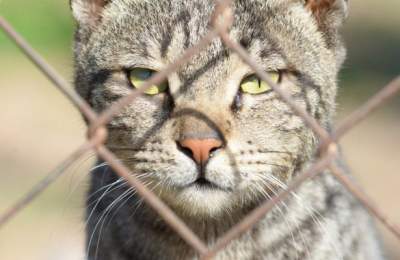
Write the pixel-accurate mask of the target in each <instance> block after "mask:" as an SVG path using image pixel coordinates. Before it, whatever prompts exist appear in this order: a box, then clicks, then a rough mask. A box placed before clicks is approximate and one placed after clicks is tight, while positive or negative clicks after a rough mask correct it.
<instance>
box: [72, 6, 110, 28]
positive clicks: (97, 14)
mask: <svg viewBox="0 0 400 260" xmlns="http://www.w3.org/2000/svg"><path fill="white" fill-rule="evenodd" d="M111 1H112V0H70V5H71V9H72V14H73V16H74V18H75V19H76V21H77V22H78V23H79V25H80V26H82V27H88V28H94V27H95V26H96V25H97V24H98V23H99V22H100V20H101V16H102V13H103V11H104V8H105V7H106V6H107V5H108V4H109V3H110V2H111Z"/></svg>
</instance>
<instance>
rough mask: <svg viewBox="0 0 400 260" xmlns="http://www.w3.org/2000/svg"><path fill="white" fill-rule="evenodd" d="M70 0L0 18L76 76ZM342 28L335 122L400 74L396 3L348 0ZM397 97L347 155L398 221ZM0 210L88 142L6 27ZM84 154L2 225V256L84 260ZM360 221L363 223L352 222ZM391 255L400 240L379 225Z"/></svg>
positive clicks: (0, 9) (1, 59)
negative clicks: (342, 63) (343, 59)
mask: <svg viewBox="0 0 400 260" xmlns="http://www.w3.org/2000/svg"><path fill="white" fill-rule="evenodd" d="M68 2H69V1H67V0H63V1H54V0H41V1H26V0H0V15H1V16H4V17H5V18H6V19H8V21H9V22H10V23H11V24H12V25H13V26H14V27H15V28H16V30H17V31H18V32H19V33H21V34H22V35H23V36H24V37H25V38H26V39H27V40H28V42H29V43H30V44H32V46H33V47H34V48H35V49H36V50H38V51H39V52H40V53H41V54H42V55H43V56H44V57H45V58H46V59H47V60H48V61H49V62H50V64H52V65H53V66H54V67H55V68H56V69H57V70H58V71H59V72H61V74H62V75H64V76H65V77H66V78H67V79H68V80H69V81H70V82H72V51H71V49H72V48H71V42H72V38H73V36H72V35H73V26H74V22H73V20H72V18H71V15H70V9H69V6H68ZM350 2H351V3H350V5H351V14H350V17H349V20H348V22H347V24H346V26H345V28H344V30H343V31H344V37H345V40H346V42H347V46H348V59H347V62H346V64H345V66H344V69H343V71H342V73H341V75H340V91H339V100H338V103H339V106H338V107H339V111H338V116H337V120H340V119H341V118H343V117H344V116H345V115H347V114H349V112H351V111H352V110H353V109H355V108H356V107H357V106H359V105H360V104H362V103H363V102H365V101H366V100H367V99H368V97H370V96H371V95H373V94H374V93H376V92H377V91H378V90H379V89H380V88H381V87H383V86H384V85H385V84H386V83H388V82H389V81H390V80H391V79H392V78H393V77H394V76H396V75H398V74H399V73H400V15H399V10H400V1H398V0H386V1H375V0H352V1H350ZM399 113H400V98H399V97H396V98H395V99H393V100H392V101H391V102H390V103H389V104H388V105H386V106H385V107H384V108H383V109H380V110H379V111H378V112H376V113H374V114H373V115H371V116H370V117H369V118H368V120H366V121H365V122H363V123H362V124H361V125H359V126H357V128H355V129H353V130H352V131H351V132H350V133H349V134H348V135H347V136H346V137H345V138H344V139H343V140H342V145H343V147H344V153H345V155H346V158H347V160H348V162H349V165H350V167H351V169H352V171H353V172H354V174H355V175H356V176H357V178H358V180H359V182H360V183H361V184H362V185H363V187H364V188H365V190H366V191H367V192H368V194H370V196H371V197H372V198H374V199H375V201H376V202H377V203H378V204H379V205H381V206H382V207H383V208H384V209H385V211H386V212H387V213H388V214H389V216H390V217H391V218H392V219H393V220H395V221H396V222H397V223H400V203H399V198H400V189H399V188H398V186H399V185H400V116H399ZM0 119H1V126H0V213H1V212H3V211H4V210H5V209H7V208H8V207H9V206H11V205H12V203H13V202H15V201H16V200H17V199H19V198H20V197H21V196H22V195H23V194H24V193H25V192H26V191H27V190H28V189H29V188H31V187H32V185H34V184H35V183H37V182H38V181H39V180H40V179H41V178H42V177H43V176H45V175H46V174H47V173H48V172H49V171H51V170H52V169H54V168H55V167H56V166H57V165H58V164H59V163H60V162H61V161H62V160H63V159H65V158H66V156H67V155H69V154H70V153H71V152H72V151H74V150H75V149H76V148H77V147H78V146H79V145H80V144H82V142H83V140H84V136H85V126H84V124H83V121H82V119H81V117H80V115H79V113H78V112H77V111H76V110H75V109H74V108H73V107H72V106H71V104H70V103H69V102H68V101H67V100H66V99H65V98H64V97H63V96H62V95H61V94H60V93H59V92H58V91H57V90H56V88H55V87H54V86H53V85H52V84H50V83H49V82H48V80H47V79H46V78H44V76H43V75H42V74H41V73H40V72H39V71H38V70H37V69H36V68H35V67H34V66H33V65H32V64H31V63H30V62H29V61H28V60H27V59H26V58H25V57H24V56H22V54H21V53H20V52H19V50H18V49H17V48H16V47H15V46H14V45H13V44H12V43H11V42H10V41H9V40H8V39H7V38H5V36H4V34H3V33H2V32H0ZM93 161H94V155H93V154H87V155H85V156H84V157H83V158H82V159H81V160H79V162H77V163H75V164H74V166H73V167H71V168H70V169H69V170H68V171H67V172H66V174H65V175H64V176H63V177H62V178H61V179H60V180H58V181H57V182H56V183H55V184H54V185H52V186H51V187H50V188H49V189H48V190H46V191H45V192H44V193H43V194H42V195H41V196H40V197H39V198H38V199H37V200H35V201H34V202H33V203H32V204H30V205H29V206H28V207H27V208H26V209H25V210H23V211H22V212H21V213H20V214H18V216H17V217H16V218H14V219H13V220H12V221H11V222H10V223H8V224H7V225H6V226H5V227H3V228H2V229H1V230H0V259H2V260H20V259H32V260H36V259H38V260H39V259H40V260H64V259H65V260H67V259H68V260H76V259H84V253H83V252H84V246H83V245H84V236H83V231H84V217H83V211H84V192H85V190H86V188H87V175H88V171H89V169H90V167H91V165H92V163H93ZM355 221H357V220H355ZM381 230H382V236H383V237H384V241H385V247H386V249H387V251H388V254H389V256H390V257H391V259H400V241H398V240H396V239H395V237H394V236H393V235H391V234H389V232H387V231H386V230H385V229H384V228H381Z"/></svg>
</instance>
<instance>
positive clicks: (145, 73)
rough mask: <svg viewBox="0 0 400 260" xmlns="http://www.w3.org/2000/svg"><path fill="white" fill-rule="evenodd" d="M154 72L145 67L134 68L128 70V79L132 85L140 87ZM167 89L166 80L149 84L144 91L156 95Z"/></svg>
mask: <svg viewBox="0 0 400 260" xmlns="http://www.w3.org/2000/svg"><path fill="white" fill-rule="evenodd" d="M155 73H157V72H156V71H154V70H151V69H145V68H134V69H132V70H130V71H129V80H130V81H131V83H132V85H133V87H135V88H137V89H138V88H140V87H141V85H143V83H144V82H146V81H147V80H149V79H150V78H151V77H152V76H153V75H154V74H155ZM167 89H168V82H167V81H165V82H163V83H161V84H158V85H154V86H151V87H150V88H148V89H147V90H146V91H145V92H144V93H145V94H147V95H152V96H154V95H157V94H160V93H164V92H166V91H167Z"/></svg>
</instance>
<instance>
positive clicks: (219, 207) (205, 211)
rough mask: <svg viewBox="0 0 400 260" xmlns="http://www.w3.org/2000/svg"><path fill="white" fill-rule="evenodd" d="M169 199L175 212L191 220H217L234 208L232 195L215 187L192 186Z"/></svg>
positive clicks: (171, 195)
mask: <svg viewBox="0 0 400 260" xmlns="http://www.w3.org/2000/svg"><path fill="white" fill-rule="evenodd" d="M167 197H168V198H167V200H168V204H170V206H171V207H172V208H173V209H174V210H175V211H177V212H179V213H180V215H184V216H187V217H191V218H210V217H211V218H216V217H218V216H220V215H222V214H223V213H226V212H227V211H229V208H230V207H231V206H232V193H231V192H228V191H225V190H223V189H219V188H216V187H213V186H201V185H191V186H189V187H186V188H184V189H182V190H180V191H177V192H176V193H175V192H174V194H169V196H167Z"/></svg>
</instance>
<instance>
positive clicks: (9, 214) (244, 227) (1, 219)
mask: <svg viewBox="0 0 400 260" xmlns="http://www.w3.org/2000/svg"><path fill="white" fill-rule="evenodd" d="M233 21H234V17H233V11H232V8H231V0H221V1H217V2H216V7H215V10H214V13H213V15H212V20H211V25H212V28H211V29H210V31H209V33H207V34H206V35H205V36H204V37H203V38H202V39H201V40H200V42H199V43H198V44H196V45H194V46H193V47H191V48H189V49H188V50H186V51H185V53H184V54H183V55H182V56H181V58H180V59H177V60H176V61H175V62H173V63H171V64H170V65H169V66H167V67H166V68H164V70H161V71H160V72H158V73H157V74H155V75H154V76H153V77H152V78H150V79H149V80H148V81H147V82H146V83H144V84H143V85H142V86H141V88H140V89H138V90H135V91H132V92H131V93H130V94H129V95H127V96H126V97H124V98H122V99H120V100H119V101H117V102H116V103H114V104H113V105H112V106H111V107H110V108H109V109H107V110H105V111H104V112H103V113H102V114H100V115H97V113H96V112H94V111H93V110H92V109H91V108H90V106H89V105H88V104H87V103H86V102H85V101H84V100H83V99H82V98H81V97H80V96H79V95H78V94H76V93H75V92H73V91H72V88H70V86H69V85H68V84H67V83H66V81H65V80H64V79H63V78H62V77H61V76H59V75H58V74H57V72H56V71H55V70H54V69H53V68H52V67H51V66H50V65H48V64H47V63H46V61H45V60H44V59H43V58H41V57H40V55H39V54H38V53H36V52H35V51H34V50H33V49H32V48H31V47H30V45H29V44H28V43H27V42H26V41H24V39H23V38H22V37H21V36H19V35H18V33H17V32H16V31H15V30H14V29H13V28H12V26H11V25H9V24H8V23H7V22H6V21H5V20H4V19H3V18H2V17H0V28H2V29H3V31H4V32H5V33H6V34H7V35H8V36H9V37H10V39H11V40H13V41H14V43H15V45H17V46H18V47H19V48H20V49H21V50H22V51H23V52H24V53H25V55H26V56H27V57H28V58H29V59H30V60H31V61H32V62H33V63H34V64H35V65H36V67H38V68H39V69H40V70H41V71H42V72H43V74H44V75H45V76H46V77H47V78H48V79H49V80H50V81H51V82H53V83H54V85H56V86H57V88H58V89H59V90H60V91H61V92H62V93H63V94H64V95H65V96H66V97H67V98H68V99H69V100H70V101H71V102H72V103H73V104H74V105H75V106H76V107H77V108H78V109H79V111H80V112H81V113H82V114H83V115H84V116H85V117H86V118H87V119H88V122H89V127H88V141H87V142H85V143H84V144H83V145H82V146H81V147H80V148H78V149H77V150H76V151H75V152H74V153H72V154H71V155H70V156H69V157H68V158H67V159H66V160H65V161H64V162H63V163H61V164H60V165H59V166H58V167H57V168H56V169H55V170H54V171H52V172H51V173H50V174H49V175H47V176H46V177H44V178H43V180H42V181H40V182H39V183H38V184H37V185H36V186H35V187H33V189H32V190H31V191H29V192H28V193H27V194H26V195H25V196H24V197H22V198H21V199H20V200H19V201H17V202H16V203H15V204H14V205H13V206H12V207H10V208H9V209H8V210H6V211H5V212H4V213H3V214H1V215H0V228H1V227H2V226H4V224H6V223H7V222H8V221H10V220H11V219H12V218H13V217H14V216H15V215H16V214H17V213H18V212H20V211H21V210H22V209H23V208H24V207H25V206H27V205H28V204H29V203H30V202H32V201H33V200H34V199H35V198H36V197H37V196H38V195H39V194H41V193H42V192H43V191H44V190H45V189H46V188H47V187H48V186H49V185H50V184H51V183H53V182H54V181H55V180H56V179H58V178H59V177H60V176H61V175H62V174H63V173H64V172H65V171H66V169H67V168H68V167H69V166H70V165H71V164H72V163H74V162H75V161H76V160H78V159H79V158H80V157H81V156H82V155H83V154H84V153H85V152H87V151H89V150H94V151H95V152H96V154H97V155H98V156H100V157H101V158H102V159H103V160H105V161H106V162H107V163H108V164H109V165H110V167H111V168H112V169H113V170H114V171H115V172H116V173H117V174H118V175H119V176H120V177H122V178H124V179H125V180H126V181H127V183H128V184H130V185H131V186H132V187H134V188H135V189H136V190H137V192H138V194H139V195H140V196H141V197H142V198H143V199H144V200H145V201H146V202H147V203H148V204H149V205H150V206H151V207H152V208H153V209H154V210H155V211H156V212H157V213H158V214H159V215H160V216H161V217H162V218H163V219H164V220H165V221H166V222H167V223H168V224H169V225H170V226H171V228H173V229H174V230H175V231H176V232H177V233H178V234H179V235H180V236H181V237H182V238H183V239H184V240H185V241H186V242H187V243H188V244H189V245H190V246H191V247H192V248H193V249H194V250H196V251H197V252H198V253H199V255H200V256H201V258H202V259H211V258H213V257H214V256H215V255H216V254H218V252H219V251H220V250H222V249H223V248H224V247H226V246H227V245H228V244H229V243H230V242H231V241H232V240H234V239H236V238H238V237H239V236H240V235H241V234H243V233H244V232H246V231H248V230H249V229H251V228H252V227H253V226H254V225H255V224H256V223H257V222H258V221H259V220H260V219H261V218H262V217H263V216H265V215H266V214H267V213H268V212H270V211H271V210H272V209H273V208H274V207H275V205H277V204H278V203H280V202H282V201H283V200H285V199H286V198H288V197H289V196H290V195H291V194H292V193H293V192H294V191H295V190H296V189H297V188H298V187H299V186H301V185H302V183H304V182H305V181H307V180H310V179H312V178H315V177H316V176H318V175H319V174H332V175H333V176H335V177H336V178H337V179H338V181H339V182H340V183H341V184H342V185H343V186H344V187H345V188H346V189H347V190H348V191H349V192H351V193H352V194H353V195H354V197H355V198H357V199H358V200H359V201H360V203H362V204H363V205H364V207H365V208H366V209H367V210H368V211H369V212H370V213H371V214H372V215H374V216H375V217H376V218H377V219H378V220H380V221H381V222H382V224H384V225H385V226H386V227H387V228H388V229H389V230H390V231H391V232H392V233H393V234H394V235H395V236H396V237H397V238H399V239H400V227H399V226H398V225H396V224H395V223H394V222H393V221H391V220H390V219H389V218H388V217H387V214H385V213H384V212H383V211H382V210H381V209H380V208H379V207H378V206H376V204H375V203H373V202H372V200H371V199H370V198H369V197H368V196H367V195H366V194H365V193H364V192H363V191H362V190H361V189H360V188H359V187H358V186H357V185H356V184H355V183H354V182H353V181H352V180H351V179H350V178H349V177H348V176H347V175H346V174H345V173H344V172H343V170H342V169H341V168H340V167H338V166H337V165H336V159H337V145H338V142H339V140H340V138H341V137H343V135H345V134H346V133H347V132H348V131H349V130H351V129H352V128H354V127H355V126H356V125H357V124H358V123H360V122H361V121H362V120H363V119H365V118H366V117H367V116H368V115H370V114H371V113H372V112H373V111H374V110H376V109H377V108H379V107H380V106H382V105H383V104H385V103H386V102H387V101H388V100H389V99H390V98H392V97H394V96H395V95H396V94H397V93H398V92H400V76H399V77H397V78H396V79H394V80H393V81H392V82H391V83H389V84H388V85H387V86H386V87H384V88H383V89H382V90H381V91H380V92H379V93H378V94H376V95H375V96H374V97H372V98H371V99H369V100H368V101H367V102H366V103H365V104H364V105H363V106H361V107H360V108H359V109H357V110H356V111H355V112H354V113H352V114H351V115H350V116H349V117H348V118H346V119H345V120H344V121H343V122H342V123H340V124H339V125H338V127H337V128H335V131H333V133H328V132H327V131H326V130H325V129H324V128H323V127H322V126H321V125H320V124H319V123H318V122H317V120H316V119H315V118H313V117H312V116H311V115H309V114H308V113H307V112H306V111H305V110H304V109H302V108H301V107H300V106H299V105H297V103H296V102H295V101H294V100H293V98H292V97H291V96H290V94H289V93H287V91H285V90H284V89H283V88H281V87H280V86H279V85H278V84H274V82H272V80H270V78H269V77H268V75H267V74H266V73H265V72H264V70H263V69H262V68H261V67H260V66H259V65H258V64H257V63H256V62H255V60H254V59H253V58H252V57H251V56H250V55H249V54H248V53H247V51H246V50H245V49H244V48H243V47H241V45H239V44H238V43H236V42H234V41H233V40H232V39H231V38H230V36H229V28H230V26H231V25H232V24H233ZM217 38H220V39H221V40H222V42H223V43H224V44H225V45H226V46H227V47H228V48H230V49H231V50H232V51H234V52H235V53H237V54H238V55H239V57H240V58H241V59H242V60H243V61H244V62H245V63H247V64H248V65H249V66H250V67H251V68H252V69H253V70H254V72H255V73H256V74H257V75H259V77H260V78H261V79H262V80H264V81H266V82H267V83H269V84H270V85H271V86H272V88H273V90H274V91H275V92H276V93H277V94H278V95H279V97H280V98H281V99H282V100H283V101H284V102H286V104H288V106H289V107H290V108H291V109H292V110H293V112H294V113H295V114H296V115H297V116H299V117H301V118H302V119H303V120H304V122H305V124H306V125H308V127H310V128H311V129H312V130H313V131H314V133H315V134H316V136H317V137H318V138H319V141H320V142H319V143H320V154H321V155H320V157H319V159H318V160H316V161H315V162H314V163H313V164H312V165H311V166H310V167H309V169H307V170H305V171H304V172H303V173H300V174H299V175H298V176H297V177H296V178H295V179H294V180H293V181H292V182H291V183H289V185H288V187H287V189H285V190H282V191H281V192H279V193H278V194H277V195H276V196H274V197H273V198H272V199H270V200H267V201H265V202H264V203H262V204H261V205H260V206H259V207H258V208H256V209H254V210H253V211H252V212H251V213H250V214H249V215H247V216H246V217H245V218H244V219H243V220H242V221H241V222H239V223H238V224H236V225H235V226H234V227H232V228H231V229H230V230H229V231H228V232H227V233H226V234H225V235H224V236H222V237H221V238H219V239H218V240H217V241H216V242H215V244H214V245H212V246H211V247H208V246H207V245H206V243H205V242H204V241H201V239H200V238H199V237H198V236H197V235H196V234H194V233H193V231H192V230H190V228H189V227H188V226H187V225H186V224H185V223H184V222H183V221H182V220H181V219H180V218H179V217H178V216H176V214H175V213H174V212H173V211H172V210H171V209H170V208H169V207H168V206H166V205H165V204H164V203H163V202H162V200H161V199H159V198H158V197H157V196H156V195H155V194H154V193H153V192H151V191H150V190H149V189H148V188H147V187H146V185H144V184H143V183H142V182H141V181H140V180H139V179H138V178H137V177H135V175H134V174H132V173H131V172H130V170H129V169H128V168H127V167H126V166H125V165H124V164H123V163H122V162H121V161H120V160H118V158H117V157H116V156H115V155H114V154H113V153H112V152H111V151H110V150H108V148H107V147H106V146H105V145H104V144H105V142H106V140H107V129H106V124H107V123H108V122H110V120H112V118H113V117H114V116H115V115H117V114H118V113H119V112H120V111H121V110H122V109H124V108H125V107H126V106H127V105H129V104H130V103H132V102H133V101H134V100H135V99H136V98H137V97H138V96H140V95H142V94H143V93H144V92H145V91H146V89H148V88H150V87H151V86H152V85H154V84H157V83H160V82H162V81H163V80H165V79H166V78H167V77H168V76H169V75H170V74H171V73H173V72H175V71H176V70H177V69H178V68H179V67H180V66H182V65H184V64H185V63H187V62H189V61H190V59H191V58H192V57H193V56H194V55H196V54H198V53H199V52H200V51H201V50H202V49H204V48H205V47H207V46H208V45H209V44H210V43H211V42H212V41H213V40H214V39H217Z"/></svg>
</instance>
